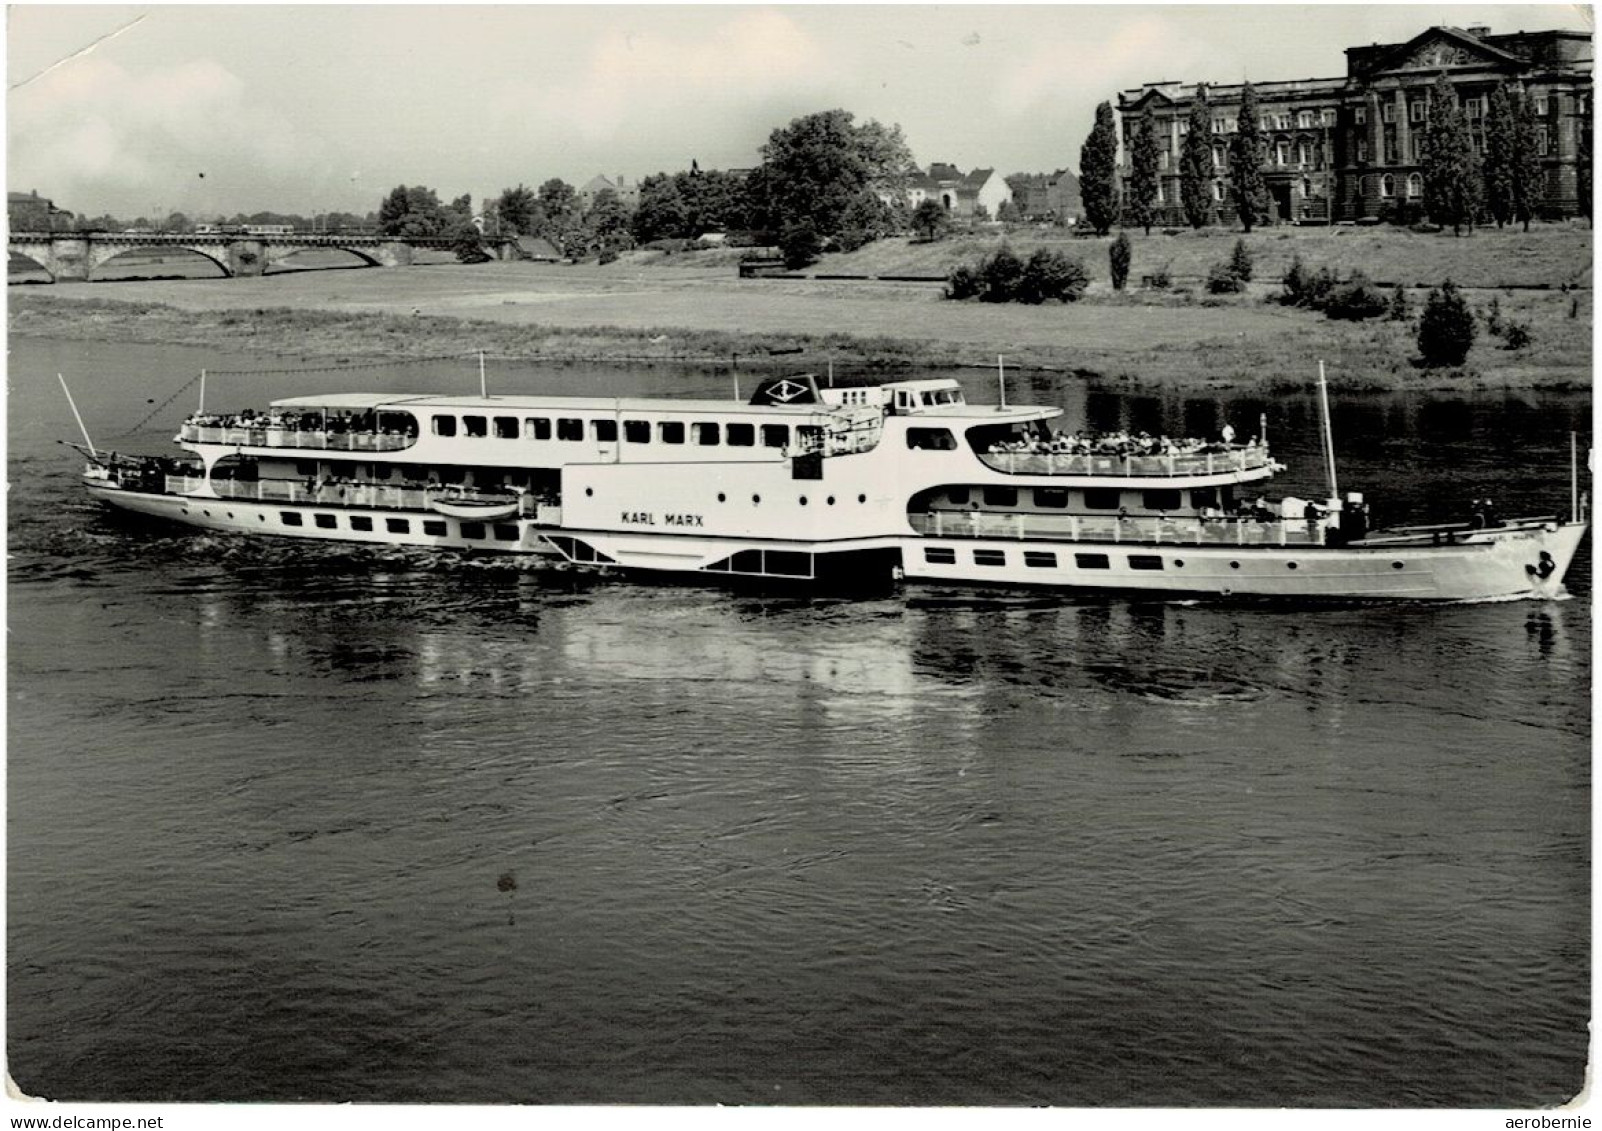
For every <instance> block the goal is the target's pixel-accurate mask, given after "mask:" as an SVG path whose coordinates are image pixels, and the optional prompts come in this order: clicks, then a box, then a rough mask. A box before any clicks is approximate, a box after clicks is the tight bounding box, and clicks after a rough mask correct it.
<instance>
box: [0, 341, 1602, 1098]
mask: <svg viewBox="0 0 1602 1131" xmlns="http://www.w3.org/2000/svg"><path fill="white" fill-rule="evenodd" d="M11 350H12V353H11V360H10V383H11V395H10V399H9V407H10V422H9V426H10V452H9V475H10V481H11V494H10V510H9V537H10V550H11V559H10V578H9V596H10V602H9V609H10V619H9V633H10V647H9V676H10V681H9V687H10V697H9V715H8V720H9V727H8V738H9V743H10V747H9V748H10V757H9V784H10V791H9V808H8V838H9V853H8V857H7V860H8V883H9V888H8V896H9V905H8V919H7V931H8V937H7V944H8V945H7V957H8V984H7V997H8V1000H7V1006H8V1011H9V1015H8V1031H7V1034H6V1038H7V1042H8V1061H9V1068H10V1072H11V1074H12V1076H13V1077H14V1079H15V1080H16V1081H17V1083H18V1085H19V1086H20V1087H21V1088H22V1089H24V1090H25V1091H27V1092H30V1093H33V1094H37V1095H44V1096H49V1097H53V1098H57V1099H74V1100H88V1099H125V1100H126V1099H184V1100H203V1099H207V1100H291V1099H297V1100H299V1099H305V1100H319V1101H376V1100H388V1101H403V1102H407V1101H425V1100H440V1101H477V1102H486V1103H499V1102H517V1101H522V1102H569V1103H589V1102H626V1103H669V1104H677V1103H700V1104H707V1103H755V1104H838V1103H851V1104H871V1105H879V1104H991V1105H1014V1104H1055V1105H1073V1106H1081V1105H1143V1106H1144V1105H1165V1106H1166V1105H1190V1104H1201V1105H1265V1104H1272V1105H1279V1104H1291V1105H1302V1104H1316V1105H1331V1106H1396V1105H1401V1106H1414V1105H1448V1106H1487V1105H1496V1106H1506V1107H1530V1106H1534V1105H1544V1104H1552V1103H1556V1102H1560V1101H1562V1100H1565V1099H1567V1098H1568V1097H1570V1096H1572V1095H1573V1094H1575V1093H1576V1092H1577V1091H1578V1090H1579V1089H1580V1088H1581V1086H1582V1083H1583V1073H1584V1069H1585V1064H1586V1048H1587V1023H1588V1016H1589V1009H1588V998H1589V988H1590V986H1589V975H1588V963H1589V948H1590V934H1589V918H1590V908H1589V890H1590V885H1589V869H1590V838H1589V812H1590V770H1589V740H1590V729H1591V722H1590V713H1589V686H1590V678H1591V671H1590V652H1591V618H1590V608H1589V606H1590V593H1591V576H1590V573H1591V565H1590V553H1589V548H1588V547H1586V548H1583V549H1582V554H1581V558H1580V560H1579V561H1578V562H1577V565H1576V569H1575V572H1574V574H1573V575H1572V576H1571V579H1570V588H1571V589H1572V590H1573V591H1574V592H1575V594H1576V597H1577V599H1574V600H1569V601H1562V602H1551V603H1534V602H1512V603H1504V604H1485V605H1464V606H1452V607H1439V608H1418V607H1402V606H1387V605H1367V606H1346V607H1340V606H1336V607H1307V608H1303V607H1297V606H1285V605H1242V604H1239V603H1229V602H1199V603H1180V602H1160V601H1151V600H1130V599H1122V598H1105V597H1102V598H1095V599H1091V598H1078V597H1071V596H1062V595H1042V594H1038V593H1008V592H993V593H962V592H954V591H938V590H919V589H909V590H908V591H906V592H905V593H901V594H892V595H885V594H879V595H871V596H865V597H861V598H857V599H848V598H844V597H827V598H824V597H816V598H807V597H804V596H794V595H782V594H760V593H758V594H753V593H733V592H728V591H724V590H720V589H715V588H697V587H687V586H662V587H658V586H649V585H643V584H632V583H628V582H624V581H616V580H606V579H599V580H596V579H587V578H575V577H574V576H573V575H571V574H555V573H548V572H541V571H536V570H532V569H525V568H520V567H518V566H517V565H514V564H511V563H507V562H488V563H486V562H484V561H482V560H474V559H470V558H455V557H435V556H428V555H423V554H416V553H399V552H377V551H371V550H359V549H340V548H332V549H330V548H319V547H314V546H307V545H297V544H294V543H289V542H276V541H270V540H260V541H255V540H249V539H245V538H238V537H219V536H207V535H200V534H195V533H185V532H173V531H170V530H161V531H155V530H150V529H143V528H140V527H138V526H131V525H127V524H124V523H119V522H116V521H114V520H112V519H111V518H110V517H109V516H108V515H107V514H106V513H104V512H102V511H101V510H100V509H98V508H97V507H96V506H93V505H91V504H89V503H88V502H86V501H85V500H84V499H83V498H82V497H81V496H80V494H79V492H78V489H77V486H76V482H75V472H76V469H77V463H78V461H77V458H76V456H75V455H74V453H72V452H71V451H70V450H69V449H67V448H64V447H61V446H59V445H58V444H57V443H56V442H55V441H56V440H57V439H72V438H75V436H76V427H75V426H74V424H73V423H72V418H71V415H70V413H69V412H68V410H67V408H66V405H65V401H64V399H63V398H62V397H61V396H60V392H59V387H58V385H57V383H56V377H55V375H56V373H57V372H58V371H59V372H62V373H64V374H66V375H67V377H68V380H69V381H70V382H71V383H72V386H73V391H74V393H75V395H76V396H77V399H78V403H79V407H80V409H82V411H83V414H84V417H85V421H86V423H87V424H88V426H89V427H90V429H91V431H92V432H94V433H95V434H96V439H97V440H99V441H102V442H105V441H106V440H107V439H108V438H109V437H112V436H115V435H116V434H118V433H121V432H127V431H128V430H129V429H131V428H133V426H134V425H135V424H137V423H138V422H139V421H140V419H141V418H142V417H144V416H145V415H147V414H148V413H149V412H151V411H152V409H154V408H157V407H158V406H159V405H160V402H161V401H162V400H163V399H164V398H166V397H167V396H169V395H171V394H172V393H173V392H174V391H175V390H176V389H178V388H180V387H181V386H182V385H183V384H184V382H185V381H186V380H188V379H189V378H190V377H191V376H192V375H193V374H194V373H196V372H197V371H198V370H199V369H200V368H201V367H202V366H207V367H209V368H210V369H211V370H212V371H213V373H214V374H216V373H217V372H218V371H222V370H238V369H245V368H271V367H275V366H277V365H290V366H292V365H296V364H299V363H298V362H295V361H289V362H278V361H275V360H274V359H270V358H264V357H256V358H241V357H225V356H219V355H217V354H214V353H209V352H206V351H198V350H190V349H178V348H160V347H129V346H116V347H112V346H104V345H87V344H68V343H61V342H51V341H42V340H28V339H20V340H19V339H13V340H12V342H11ZM491 380H492V383H494V384H495V386H496V387H497V388H500V389H502V390H503V391H513V390H518V391H524V390H528V391H532V390H534V389H541V388H543V389H548V390H551V391H563V392H579V391H588V390H596V391H600V392H604V393H621V392H639V393H648V394H655V393H665V394H689V395H697V394H699V395H708V394H714V395H721V394H723V393H725V392H726V391H728V390H729V387H730V384H731V377H730V375H729V374H728V373H727V372H724V373H717V374H709V375H704V376H694V375H686V374H684V373H679V372H673V371H671V370H666V369H655V370H639V371H633V372H626V373H603V372H599V371H596V370H593V369H591V370H586V369H579V368H558V369H552V370H543V371H542V370H539V369H537V368H533V367H515V366H508V365H502V364H495V365H492V367H491ZM742 380H743V381H744V382H745V384H746V388H747V389H749V386H750V383H751V382H752V381H753V380H754V377H753V376H752V375H751V374H745V375H743V377H742ZM963 380H964V381H965V383H967V384H968V385H969V387H970V396H971V397H974V398H976V399H977V398H978V397H980V396H984V397H985V399H989V396H988V394H989V393H990V391H991V389H992V387H993V378H992V377H988V376H986V375H984V374H965V375H963ZM476 385H477V376H476V369H475V368H474V367H473V365H472V363H470V362H467V361H463V360H459V361H452V362H448V363H440V364H437V365H434V366H422V367H410V368H405V369H401V370H398V371H396V372H393V373H391V372H387V371H385V370H380V369H362V370H353V371H351V372H349V373H344V374H337V375H330V374H328V373H317V374H300V375H294V374H269V375H260V376H257V377H253V378H245V377H237V376H213V377H211V378H209V379H208V388H207V402H208V407H214V408H216V409H218V410H229V409H233V408H239V407H244V406H245V405H247V404H248V405H261V404H263V403H264V402H265V401H266V399H268V398H269V397H276V396H288V395H293V394H296V393H309V392H316V391H327V390H329V389H334V388H389V389H394V390H412V391H424V390H431V389H440V388H450V389H457V388H459V389H461V390H462V391H464V392H465V391H471V390H473V389H474V388H476ZM1010 391H1011V395H1012V398H1013V399H1015V400H1034V401H1046V402H1049V403H1057V404H1061V405H1063V406H1064V407H1065V408H1066V409H1067V411H1068V415H1069V423H1070V424H1074V425H1078V424H1082V423H1086V422H1088V423H1089V424H1091V425H1092V426H1098V427H1112V426H1116V425H1119V424H1129V425H1132V426H1134V427H1144V428H1150V429H1152V430H1154V431H1155V430H1158V429H1162V430H1164V431H1168V432H1170V433H1185V434H1195V433H1199V432H1216V430H1217V428H1218V427H1219V426H1220V424H1221V423H1222V422H1223V421H1224V420H1226V419H1228V420H1230V421H1233V422H1234V424H1235V427H1236V428H1237V430H1238V431H1239V432H1240V433H1241V434H1242V435H1243V436H1244V435H1248V434H1250V433H1252V432H1255V431H1256V430H1257V421H1258V417H1259V414H1261V413H1266V414H1267V416H1268V426H1269V432H1270V438H1271V440H1272V442H1273V444H1274V447H1275V449H1276V454H1278V455H1280V457H1281V458H1282V459H1285V460H1287V462H1290V463H1291V464H1292V467H1293V470H1292V472H1291V473H1290V474H1288V475H1287V476H1284V477H1282V480H1281V485H1282V486H1283V488H1284V489H1285V490H1286V491H1289V492H1291V493H1299V494H1302V495H1304V496H1305V495H1309V494H1315V493H1317V491H1318V485H1319V483H1320V478H1319V474H1320V473H1319V463H1318V456H1317V440H1316V437H1315V434H1314V431H1313V429H1314V420H1315V419H1316V417H1315V413H1314V407H1313V404H1312V402H1311V400H1310V399H1309V398H1307V397H1306V396H1303V395H1293V396H1285V397H1278V398H1274V399H1273V400H1272V401H1269V402H1261V403H1260V402H1258V401H1255V400H1250V399H1243V398H1238V397H1235V396H1233V395H1231V394H1229V393H1227V392H1220V393H1217V394H1208V395H1200V396H1190V397H1181V396H1178V395H1172V396H1165V397H1148V396H1125V395H1120V394H1118V393H1115V392H1110V391H1098V390H1094V389H1092V390H1086V389H1085V388H1084V387H1083V386H1082V385H1081V384H1080V383H1078V382H1076V381H1072V380H1070V379H1067V378H1060V377H1056V376H1050V375H1031V376H1027V377H1018V376H1015V377H1014V378H1013V380H1012V386H1011V390H1010ZM197 392H198V389H194V388H191V389H189V390H188V391H187V392H185V393H184V394H183V395H182V397H181V399H180V400H179V401H175V402H174V403H173V404H171V405H169V406H167V407H166V408H165V409H163V410H162V411H161V412H160V413H158V415H157V417H156V418H155V419H154V420H153V421H152V422H151V423H150V424H149V425H147V426H145V427H144V428H142V429H139V430H138V431H137V432H136V434H135V435H133V436H131V437H125V438H123V439H120V440H118V441H117V442H118V444H119V445H121V446H123V447H124V448H125V449H126V450H135V451H139V450H143V451H157V450H162V448H163V446H164V443H165V440H166V438H167V437H170V435H171V433H172V431H173V427H174V425H175V423H176V421H177V420H178V419H179V418H180V417H181V416H182V415H183V414H184V413H186V412H187V411H189V409H190V408H191V407H192V405H193V403H194V401H193V399H192V398H193V397H194V396H195V395H196V393H197ZM1589 412H1590V405H1589V400H1588V399H1587V398H1585V397H1581V396H1573V395H1562V396H1536V395H1528V396H1516V397H1503V396H1488V397H1482V398H1475V399H1448V398H1442V397H1435V396H1428V395H1390V396H1363V397H1355V396H1354V397H1340V398H1337V401H1336V412H1335V428H1336V432H1337V436H1338V438H1339V441H1340V444H1341V449H1342V472H1343V483H1342V486H1343V489H1358V490H1366V491H1367V492H1368V493H1369V497H1370V499H1371V501H1372V503H1373V506H1374V510H1375V512H1376V516H1377V517H1378V519H1379V520H1380V521H1398V520H1401V519H1407V518H1422V517H1425V516H1428V515H1439V514H1442V513H1446V514H1448V515H1452V514H1456V513H1459V512H1461V510H1462V507H1463V506H1464V505H1466V503H1467V500H1469V499H1470V498H1473V497H1475V496H1477V495H1480V494H1487V493H1488V494H1492V495H1493V496H1494V497H1495V498H1496V499H1497V502H1498V505H1499V508H1500V510H1501V511H1502V513H1504V514H1512V513H1515V512H1528V511H1532V510H1533V511H1538V512H1545V513H1550V512H1554V511H1566V509H1567V505H1568V480H1567V476H1568V455H1567V444H1568V438H1567V434H1568V430H1569V429H1570V428H1577V429H1580V430H1582V432H1584V431H1585V430H1586V429H1587V428H1588V421H1589ZM1583 442H1584V441H1583V439H1582V443H1583Z"/></svg>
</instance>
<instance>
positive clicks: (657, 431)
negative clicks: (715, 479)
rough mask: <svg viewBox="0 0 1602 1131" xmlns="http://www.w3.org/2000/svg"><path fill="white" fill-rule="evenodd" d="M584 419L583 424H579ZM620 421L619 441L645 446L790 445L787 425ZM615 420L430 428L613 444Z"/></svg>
mask: <svg viewBox="0 0 1602 1131" xmlns="http://www.w3.org/2000/svg"><path fill="white" fill-rule="evenodd" d="M586 423H588V425H589V428H588V429H586V428H585V424H586ZM652 424H653V422H652V421H649V420H625V421H623V439H624V442H626V443H630V444H649V443H651V442H652V439H653V435H654V438H655V440H656V442H657V443H661V444H682V443H685V441H686V437H688V440H689V442H691V443H694V444H698V445H700V446H701V447H706V448H712V447H717V446H718V445H719V444H727V445H728V446H729V447H731V448H754V447H756V446H757V441H758V440H759V439H760V440H761V446H762V447H764V448H784V447H788V446H789V444H790V426H789V425H788V424H764V425H761V430H760V432H759V431H758V426H757V425H755V424H719V423H718V422H716V421H711V420H696V421H690V422H688V426H686V422H685V421H683V420H658V421H655V422H654V424H655V427H654V428H653V427H652ZM617 426H618V422H617V421H616V420H614V419H612V418H610V417H604V418H600V419H594V418H592V419H590V420H588V421H586V420H585V419H584V418H582V417H577V416H558V417H555V418H554V419H553V418H551V417H549V416H526V417H522V418H519V417H516V416H462V417H456V416H435V417H434V418H433V422H432V427H433V432H434V435H436V436H457V435H462V436H467V437H469V438H475V439H476V438H485V437H493V438H495V439H497V440H516V439H518V438H520V437H521V438H524V439H529V440H550V439H556V440H565V441H569V442H571V443H582V442H583V441H584V439H585V432H586V431H588V433H589V439H590V440H592V441H594V442H595V443H597V444H615V443H617V437H618V427H617Z"/></svg>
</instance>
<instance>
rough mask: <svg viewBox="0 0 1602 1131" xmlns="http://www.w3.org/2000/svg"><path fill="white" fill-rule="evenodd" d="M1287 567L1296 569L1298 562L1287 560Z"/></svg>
mask: <svg viewBox="0 0 1602 1131" xmlns="http://www.w3.org/2000/svg"><path fill="white" fill-rule="evenodd" d="M1285 568H1286V569H1295V568H1296V563H1295V562H1286V563H1285Z"/></svg>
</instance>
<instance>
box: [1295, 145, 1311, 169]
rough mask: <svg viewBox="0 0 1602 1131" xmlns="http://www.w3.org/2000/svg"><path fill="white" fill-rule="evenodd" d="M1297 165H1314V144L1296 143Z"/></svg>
mask: <svg viewBox="0 0 1602 1131" xmlns="http://www.w3.org/2000/svg"><path fill="white" fill-rule="evenodd" d="M1296 163H1297V164H1298V165H1311V164H1312V163H1313V143H1312V142H1310V141H1299V142H1297V143H1296Z"/></svg>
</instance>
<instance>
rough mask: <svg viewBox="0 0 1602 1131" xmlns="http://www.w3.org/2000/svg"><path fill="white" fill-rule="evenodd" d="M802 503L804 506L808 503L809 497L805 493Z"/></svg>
mask: <svg viewBox="0 0 1602 1131" xmlns="http://www.w3.org/2000/svg"><path fill="white" fill-rule="evenodd" d="M801 505H802V506H806V505H807V497H806V496H805V495H802V496H801Z"/></svg>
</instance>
